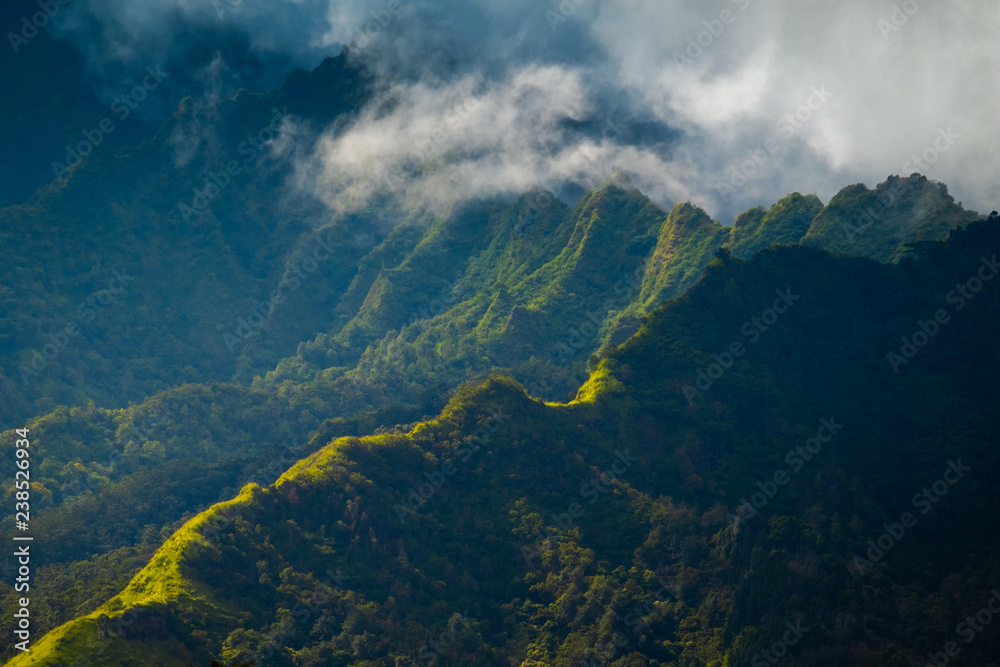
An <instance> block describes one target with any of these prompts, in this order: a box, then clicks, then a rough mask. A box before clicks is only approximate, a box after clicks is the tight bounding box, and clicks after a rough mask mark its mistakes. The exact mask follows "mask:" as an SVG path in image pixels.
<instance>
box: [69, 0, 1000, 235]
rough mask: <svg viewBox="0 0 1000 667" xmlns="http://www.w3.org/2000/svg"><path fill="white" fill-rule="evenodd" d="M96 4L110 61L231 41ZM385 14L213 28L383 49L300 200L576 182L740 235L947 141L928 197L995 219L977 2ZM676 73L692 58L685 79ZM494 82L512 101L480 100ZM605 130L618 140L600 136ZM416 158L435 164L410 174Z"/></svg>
mask: <svg viewBox="0 0 1000 667" xmlns="http://www.w3.org/2000/svg"><path fill="white" fill-rule="evenodd" d="M87 4H88V7H89V9H93V10H95V12H96V15H97V16H98V18H99V19H100V20H102V21H104V23H105V26H106V27H107V30H106V31H105V33H104V34H105V37H104V39H105V41H106V42H107V43H108V44H112V45H114V48H111V47H110V46H109V47H108V48H107V49H106V51H107V52H108V53H115V54H117V55H121V54H122V53H129V52H131V51H132V50H135V49H140V50H141V49H143V48H146V49H150V48H154V47H155V48H169V40H168V39H167V37H164V36H160V37H156V36H155V31H156V29H157V28H162V25H163V24H164V21H165V20H166V18H165V17H168V16H172V15H178V16H181V17H182V18H183V20H184V21H186V22H188V23H190V24H195V25H201V26H211V27H212V29H213V30H219V29H220V28H219V23H218V22H219V19H218V17H217V16H216V15H215V10H214V9H213V8H212V2H211V0H173V1H172V2H161V3H150V5H141V7H140V5H138V4H137V3H130V2H126V1H125V0H89V2H88V3H87ZM563 4H564V7H565V6H567V5H565V3H563ZM389 6H390V3H389V2H388V0H385V1H383V0H371V1H368V2H362V1H360V0H338V1H336V2H333V1H332V0H298V1H292V0H276V1H273V2H266V3H265V2H253V1H252V0H243V2H242V3H241V5H240V6H239V7H237V8H234V9H233V10H232V11H231V12H229V13H227V15H226V17H225V18H224V19H223V21H224V22H225V23H224V24H223V25H225V26H230V27H231V28H232V29H234V30H242V31H244V32H245V33H246V34H248V35H249V36H250V38H251V40H252V43H253V44H254V45H255V48H260V49H271V50H276V51H282V52H284V53H287V54H290V55H293V56H294V57H296V58H298V59H299V60H300V61H301V62H303V63H306V64H315V63H316V62H318V58H319V57H320V56H321V55H322V54H324V53H329V52H331V51H336V44H337V43H339V42H342V41H351V40H353V39H354V38H355V37H356V36H357V35H359V34H363V30H364V28H365V26H366V24H367V25H368V26H369V28H370V32H372V33H377V34H376V35H375V37H374V38H372V39H371V41H370V43H367V45H366V46H365V48H364V49H361V50H359V53H358V57H359V58H361V59H363V60H365V61H366V62H367V63H368V64H369V65H370V66H371V67H372V68H373V70H374V71H375V72H377V74H378V76H379V79H380V81H381V82H382V84H383V86H384V89H383V93H381V94H380V95H379V99H378V100H377V101H376V105H373V106H372V108H370V109H368V110H365V111H364V112H363V113H362V114H361V116H360V119H359V120H358V122H357V123H355V124H354V125H353V126H351V127H350V128H348V129H347V130H346V131H344V132H343V133H342V134H338V135H332V134H327V135H324V136H323V138H322V139H321V141H320V143H319V144H318V145H317V147H316V150H315V151H314V158H315V160H314V161H312V162H311V163H310V161H308V160H307V161H303V162H302V172H301V174H300V175H301V176H302V182H310V183H317V184H319V185H320V192H321V194H322V196H323V197H324V198H325V199H326V200H327V201H328V202H329V203H330V204H331V205H343V204H345V203H349V202H350V201H352V200H353V201H354V202H357V201H359V200H362V199H364V198H365V197H366V196H368V195H369V194H370V193H371V191H372V189H373V187H374V186H375V185H377V184H380V183H385V179H386V177H387V176H388V175H390V174H398V173H400V169H403V174H404V176H402V177H400V179H399V180H395V181H393V183H392V184H391V189H392V190H393V191H395V192H396V193H397V194H404V193H405V194H408V195H411V196H412V195H419V196H420V197H421V198H422V199H424V200H430V201H433V202H437V203H440V202H441V201H444V200H447V198H448V197H451V196H478V195H488V194H491V193H493V194H497V193H508V192H517V191H520V190H523V189H526V188H528V187H530V186H532V185H536V184H542V185H554V184H555V182H556V181H557V180H558V179H559V178H560V177H561V176H564V175H566V174H574V175H575V176H576V180H578V181H579V182H581V183H584V184H593V183H595V182H599V180H601V179H602V178H603V177H604V176H605V175H607V174H608V173H610V172H611V171H613V170H614V169H618V168H625V169H632V170H634V171H636V172H637V173H638V174H639V181H640V185H641V187H643V188H644V190H646V191H647V192H648V193H649V194H650V195H651V196H654V197H655V198H657V200H658V202H659V203H661V204H663V205H668V204H670V203H671V202H673V201H676V200H678V199H681V198H688V197H690V198H692V199H694V201H695V203H696V204H699V205H701V206H704V207H706V208H707V209H708V210H709V212H711V213H713V214H714V215H716V216H717V217H718V218H720V219H721V220H722V221H723V222H729V221H731V220H732V218H733V217H734V216H735V214H736V213H738V212H739V211H741V210H744V209H746V208H748V207H750V206H755V205H757V204H765V205H766V204H769V203H771V202H773V201H775V200H776V199H778V198H779V197H781V196H783V195H785V194H787V193H788V192H791V191H795V190H798V191H802V192H816V193H817V194H819V195H820V196H821V197H822V198H823V199H828V198H829V197H830V196H831V195H833V194H834V193H835V192H836V191H837V190H839V189H840V188H841V187H843V186H844V185H847V184H850V183H853V182H858V181H862V182H866V183H868V184H869V185H874V184H875V183H877V182H879V181H881V180H884V179H885V177H886V176H887V175H889V174H891V173H898V172H899V171H900V169H901V167H902V166H903V164H904V163H905V162H906V161H907V160H908V159H909V158H910V157H911V156H912V155H914V154H918V153H920V152H922V151H924V150H925V149H927V148H928V147H929V146H932V145H933V142H934V140H935V137H936V136H937V132H938V130H939V129H940V128H948V127H952V128H953V129H954V132H955V133H957V134H958V135H959V137H960V138H959V139H958V140H956V141H955V143H954V145H953V146H951V147H950V148H949V150H948V151H947V152H945V153H942V154H941V155H940V156H939V158H938V159H937V160H936V161H935V162H934V163H933V164H928V165H927V170H926V173H927V175H928V176H929V177H930V178H933V179H936V180H940V181H944V182H946V183H948V185H949V187H950V188H951V190H952V192H953V193H954V194H956V197H957V198H960V199H963V200H964V202H965V204H966V205H968V206H970V207H972V208H977V209H981V210H986V211H988V210H990V208H993V207H996V201H997V199H998V198H1000V181H997V179H996V178H995V177H994V174H996V173H997V171H998V169H997V168H998V167H1000V164H998V157H997V152H996V151H994V150H991V149H990V147H992V146H994V145H997V143H998V141H997V139H998V133H1000V130H998V127H997V123H996V120H995V119H996V109H997V108H1000V86H998V83H997V79H996V76H995V73H996V72H997V71H1000V68H998V65H1000V62H998V59H1000V52H998V50H997V49H996V47H995V45H996V43H997V41H998V40H997V37H998V36H1000V9H998V7H997V6H996V4H995V3H992V2H988V1H987V0H968V1H967V2H964V3H961V4H956V3H945V2H943V1H942V0H926V1H925V2H922V3H921V2H920V0H907V1H906V2H897V3H895V4H894V3H893V2H888V1H886V2H882V1H879V2H871V1H870V0H846V1H843V2H837V3H831V2H828V1H826V0H770V1H769V2H763V1H761V0H716V1H714V2H708V3H706V2H703V1H697V0H674V1H672V2H654V1H653V0H645V1H643V0H586V2H582V3H580V4H579V7H578V9H577V10H575V11H573V12H571V13H568V14H566V15H565V16H561V18H562V19H565V20H560V21H559V22H558V23H557V24H556V25H555V28H556V29H555V30H553V26H552V25H551V24H550V21H549V20H548V19H547V18H546V11H555V12H557V13H558V12H559V6H560V4H559V3H557V2H555V1H551V2H549V1H543V2H541V3H536V2H529V1H528V0H512V1H511V2H508V3H504V4H500V3H496V2H487V1H486V0H471V1H470V0H464V1H463V2H448V1H437V2H433V3H432V2H429V1H428V0H411V1H409V2H405V3H402V4H400V5H399V6H395V9H394V11H393V12H391V17H390V12H388V11H387V8H388V7H389ZM894 6H899V7H905V8H907V9H910V10H915V11H912V13H911V14H909V15H906V14H897V15H896V16H895V17H894V18H895V19H896V22H897V23H901V25H899V26H898V29H895V28H896V27H897V26H895V25H892V24H891V23H889V24H885V23H883V24H882V26H881V27H880V24H879V21H880V20H885V21H890V22H891V21H892V19H893V11H894V9H893V8H894ZM904 16H905V23H903V22H902V17H904ZM386 17H390V18H388V20H386ZM373 22H374V23H373ZM376 25H377V26H378V27H377V29H376V28H375V27H374V26H376ZM886 25H892V28H893V29H892V30H887V29H885V26H886ZM161 32H162V30H161ZM884 33H885V34H884ZM144 39H145V40H146V41H147V42H148V43H144V41H143V40H144ZM692 44H695V45H697V46H692ZM678 54H680V55H683V56H687V57H690V56H691V55H692V54H693V55H695V56H696V57H692V58H691V62H690V63H688V64H687V66H686V67H684V68H683V69H682V68H681V67H679V66H678V62H677V61H678ZM487 75H489V76H492V77H494V78H496V79H497V80H498V81H500V82H501V84H500V86H499V87H498V88H497V89H495V90H493V91H490V92H486V93H483V94H475V93H474V92H472V89H473V87H474V86H475V84H476V82H477V81H480V80H481V79H482V77H484V76H487ZM814 87H826V88H827V89H828V90H830V91H831V92H832V93H833V94H834V96H833V97H832V98H831V99H830V100H829V101H827V102H825V103H824V104H823V105H822V107H821V108H819V109H816V110H814V112H813V113H811V114H810V118H809V120H808V121H807V122H804V123H802V124H801V127H797V128H796V131H795V132H794V133H793V134H792V136H789V137H782V136H779V138H780V139H781V146H780V150H779V151H778V152H777V153H776V154H775V155H773V156H772V157H770V159H769V160H768V161H767V162H766V163H765V164H763V165H760V166H759V168H758V169H756V170H755V173H754V174H753V176H751V177H750V178H749V179H748V180H747V181H746V183H744V184H742V185H741V186H740V187H739V188H738V189H737V190H736V191H735V192H732V193H729V194H727V195H725V196H724V195H723V194H722V193H720V191H719V190H718V188H716V187H715V186H716V185H717V184H718V183H719V182H720V181H723V180H725V178H726V174H727V172H728V171H729V170H731V169H732V168H734V166H735V167H738V166H739V165H740V164H741V163H743V162H744V161H745V160H746V159H748V155H752V154H753V152H754V151H757V150H758V149H760V147H761V146H763V145H765V142H766V141H767V140H768V138H770V137H773V136H775V134H776V132H777V131H778V130H777V129H776V128H777V127H778V123H779V122H780V121H781V119H782V118H783V117H785V115H786V114H788V113H790V112H791V113H795V111H796V110H797V109H799V108H800V106H801V105H802V104H803V103H805V101H806V100H807V99H808V98H809V96H810V94H811V91H812V90H813V88H814ZM463 100H465V101H471V102H472V103H474V105H475V108H473V109H471V110H469V112H468V114H467V118H462V119H461V120H460V121H459V120H456V119H455V118H454V116H453V115H452V114H453V106H454V105H455V104H458V103H460V102H461V101H463ZM387 101H392V102H393V103H395V106H394V107H392V110H391V111H386V110H385V109H386V107H385V106H384V104H385V103H386V102H387ZM609 117H610V118H614V119H615V121H614V122H615V123H616V124H617V125H620V126H623V127H624V128H625V130H624V131H622V132H621V133H610V134H609V133H607V132H605V133H604V134H603V135H602V132H601V128H602V127H603V126H604V122H605V121H606V119H607V118H609ZM442 126H443V127H444V130H443V132H444V135H443V136H441V137H440V140H435V139H434V138H433V137H434V136H435V132H438V130H439V128H441V127H442ZM438 136H440V134H439V135H438ZM428 141H430V144H428V143H427V142H428ZM421 145H424V146H430V147H431V151H430V155H429V156H428V157H427V158H426V159H423V160H418V161H417V162H418V163H419V164H420V167H421V168H420V169H419V170H417V171H415V172H414V171H410V170H406V169H405V168H404V167H405V165H406V160H407V155H408V153H410V152H412V151H413V150H415V148H414V147H415V146H421ZM583 152H589V154H591V155H593V156H594V159H593V160H588V159H586V158H581V157H580V155H581V154H582V153H583ZM574 156H576V157H575V161H576V163H577V164H574V163H573V161H574ZM345 198H346V199H345Z"/></svg>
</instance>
